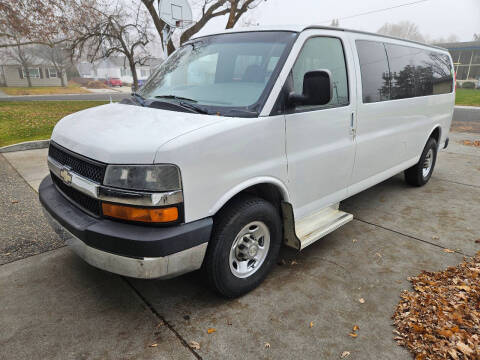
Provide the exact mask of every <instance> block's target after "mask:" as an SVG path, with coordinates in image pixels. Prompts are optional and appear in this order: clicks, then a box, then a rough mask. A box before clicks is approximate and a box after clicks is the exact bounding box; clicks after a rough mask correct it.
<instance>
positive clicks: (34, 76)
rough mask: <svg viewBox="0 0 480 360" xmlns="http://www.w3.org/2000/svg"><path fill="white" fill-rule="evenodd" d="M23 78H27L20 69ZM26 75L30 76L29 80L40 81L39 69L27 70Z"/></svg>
mask: <svg viewBox="0 0 480 360" xmlns="http://www.w3.org/2000/svg"><path fill="white" fill-rule="evenodd" d="M22 72H23V77H24V78H26V77H27V72H26V71H25V69H22ZM28 74H29V75H30V79H40V69H39V68H29V69H28Z"/></svg>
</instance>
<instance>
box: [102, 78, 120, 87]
mask: <svg viewBox="0 0 480 360" xmlns="http://www.w3.org/2000/svg"><path fill="white" fill-rule="evenodd" d="M105 85H108V86H111V87H113V86H122V85H123V84H122V80H121V79H120V78H107V79H106V80H105Z"/></svg>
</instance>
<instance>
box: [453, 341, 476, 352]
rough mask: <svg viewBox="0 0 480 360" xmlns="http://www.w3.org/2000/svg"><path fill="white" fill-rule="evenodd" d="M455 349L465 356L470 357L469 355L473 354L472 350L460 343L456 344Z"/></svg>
mask: <svg viewBox="0 0 480 360" xmlns="http://www.w3.org/2000/svg"><path fill="white" fill-rule="evenodd" d="M457 349H458V350H460V351H461V352H462V353H464V354H465V355H470V354H471V353H473V350H472V349H471V348H470V347H469V346H468V345H465V344H464V343H463V342H461V341H459V342H457Z"/></svg>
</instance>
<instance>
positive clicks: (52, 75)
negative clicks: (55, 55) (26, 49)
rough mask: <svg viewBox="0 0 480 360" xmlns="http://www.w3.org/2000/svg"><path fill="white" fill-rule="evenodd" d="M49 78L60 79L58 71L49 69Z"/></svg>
mask: <svg viewBox="0 0 480 360" xmlns="http://www.w3.org/2000/svg"><path fill="white" fill-rule="evenodd" d="M48 77H51V78H56V77H58V76H57V70H56V69H55V68H48Z"/></svg>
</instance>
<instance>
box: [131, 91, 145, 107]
mask: <svg viewBox="0 0 480 360" xmlns="http://www.w3.org/2000/svg"><path fill="white" fill-rule="evenodd" d="M132 97H133V98H134V99H135V100H136V101H137V102H138V103H139V104H140V105H142V106H145V98H144V97H143V96H142V95H140V94H137V93H136V92H132Z"/></svg>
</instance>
